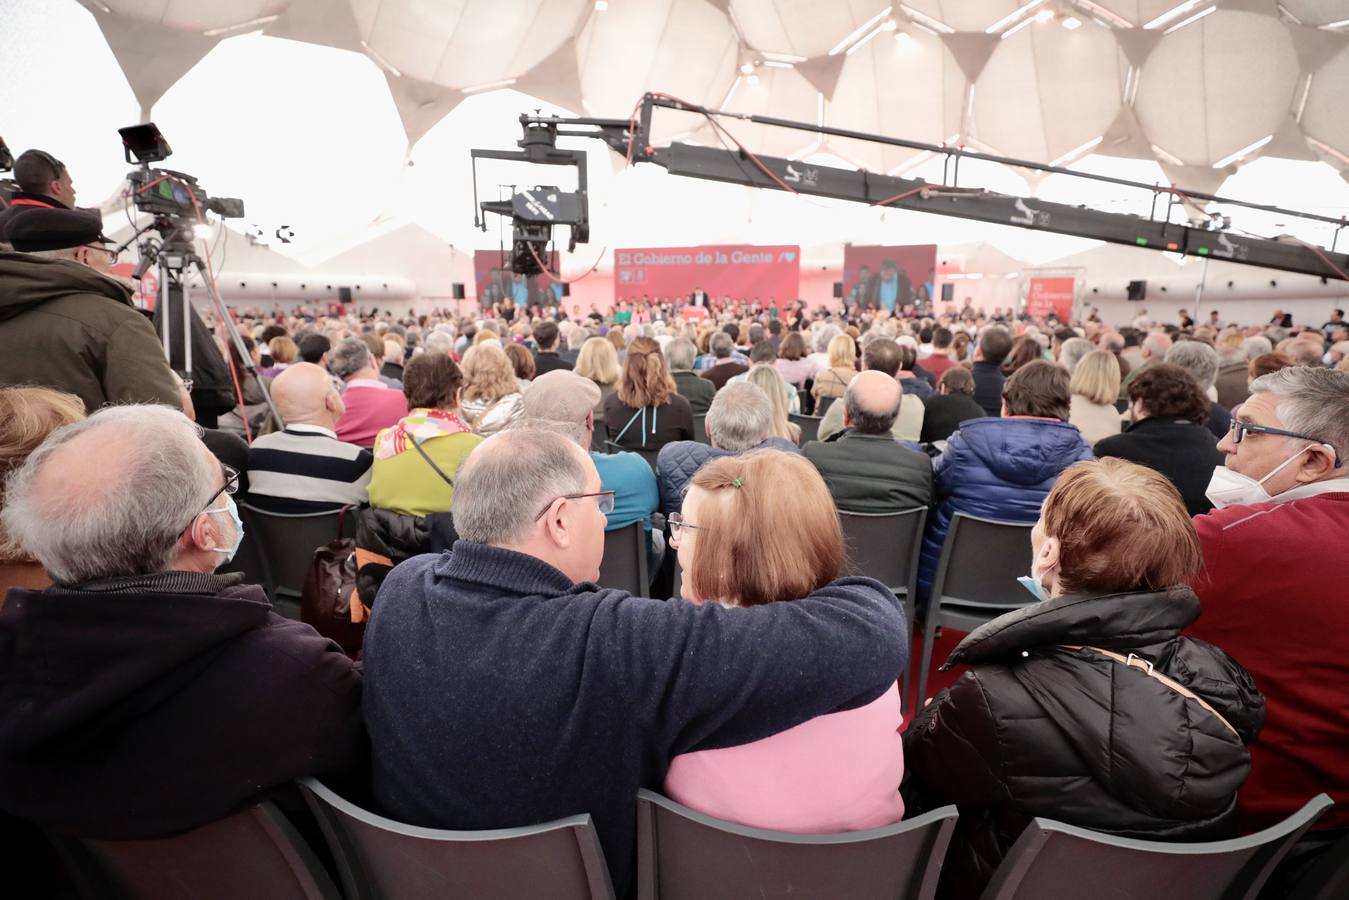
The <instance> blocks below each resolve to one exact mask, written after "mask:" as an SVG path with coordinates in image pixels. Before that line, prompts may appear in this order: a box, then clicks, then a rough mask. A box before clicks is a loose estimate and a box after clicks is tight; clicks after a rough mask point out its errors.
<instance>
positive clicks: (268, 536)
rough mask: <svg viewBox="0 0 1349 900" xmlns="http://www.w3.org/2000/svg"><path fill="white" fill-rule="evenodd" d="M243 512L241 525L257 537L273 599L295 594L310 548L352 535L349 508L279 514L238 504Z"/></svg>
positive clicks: (301, 586)
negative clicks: (281, 595)
mask: <svg viewBox="0 0 1349 900" xmlns="http://www.w3.org/2000/svg"><path fill="white" fill-rule="evenodd" d="M239 508H240V510H242V515H247V517H248V518H247V519H245V521H244V528H245V529H251V530H253V531H254V532H255V533H256V536H257V547H258V548H259V549H260V550H261V553H262V556H263V558H264V559H265V560H266V568H267V572H268V575H269V579H270V581H271V584H270V585H269V587H270V588H271V591H270V593H271V594H272V595H273V598H275V596H276V595H277V594H283V595H286V596H288V597H299V596H300V594H301V592H302V591H303V590H304V576H305V573H306V572H308V571H309V566H310V564H311V563H312V562H313V561H314V551H315V550H317V549H318V548H319V547H322V546H323V545H324V544H327V543H328V542H329V541H333V540H336V539H337V538H338V537H354V536H355V534H356V515H355V512H354V510H353V509H350V508H349V509H346V510H337V511H335V512H323V513H298V514H283V513H272V512H267V511H266V510H263V509H258V508H257V507H256V506H250V505H248V504H246V503H241V504H239Z"/></svg>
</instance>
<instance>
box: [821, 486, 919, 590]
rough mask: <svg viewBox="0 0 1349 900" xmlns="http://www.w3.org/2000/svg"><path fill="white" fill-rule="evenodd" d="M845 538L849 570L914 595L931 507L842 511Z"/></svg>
mask: <svg viewBox="0 0 1349 900" xmlns="http://www.w3.org/2000/svg"><path fill="white" fill-rule="evenodd" d="M838 518H839V522H840V523H841V524H842V525H843V540H844V541H845V542H846V543H847V545H848V572H849V574H853V575H867V576H870V577H871V578H874V579H876V580H877V581H879V582H880V583H881V584H883V585H885V586H886V587H888V588H889V589H890V590H892V591H894V592H895V593H896V594H902V595H911V594H912V592H913V590H914V588H913V584H914V581H915V580H916V579H917V578H918V560H919V557H920V556H921V554H922V550H923V524H924V523H925V522H926V521H927V507H925V506H919V507H915V508H914V509H906V510H903V511H901V512H893V513H857V512H844V511H843V510H839V514H838Z"/></svg>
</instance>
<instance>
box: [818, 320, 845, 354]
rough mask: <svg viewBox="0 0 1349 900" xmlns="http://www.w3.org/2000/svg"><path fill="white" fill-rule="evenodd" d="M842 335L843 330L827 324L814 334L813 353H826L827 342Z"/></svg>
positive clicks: (827, 349)
mask: <svg viewBox="0 0 1349 900" xmlns="http://www.w3.org/2000/svg"><path fill="white" fill-rule="evenodd" d="M842 333H843V329H842V328H839V327H838V326H837V325H834V324H829V325H825V326H824V327H822V328H821V329H820V330H819V331H817V332H815V352H816V353H828V352H829V342H830V341H832V340H833V339H834V338H836V337H838V336H839V335H840V334H842Z"/></svg>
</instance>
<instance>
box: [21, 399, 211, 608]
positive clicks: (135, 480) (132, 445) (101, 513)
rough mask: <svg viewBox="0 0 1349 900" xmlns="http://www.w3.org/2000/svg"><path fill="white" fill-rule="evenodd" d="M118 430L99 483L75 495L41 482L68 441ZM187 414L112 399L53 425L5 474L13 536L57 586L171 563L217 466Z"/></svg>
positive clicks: (92, 448) (207, 497)
mask: <svg viewBox="0 0 1349 900" xmlns="http://www.w3.org/2000/svg"><path fill="white" fill-rule="evenodd" d="M91 431H105V432H112V431H119V432H121V433H123V434H129V435H131V436H132V437H134V440H124V441H121V442H120V445H119V451H120V452H119V453H118V454H117V456H116V457H115V458H113V459H111V460H108V459H106V458H104V457H99V458H98V459H97V460H95V459H94V458H93V457H94V455H95V454H97V453H98V452H99V449H98V448H99V447H101V446H103V445H104V444H105V443H106V439H105V440H102V441H93V442H92V443H91V444H90V445H89V448H88V450H89V453H90V458H89V459H88V460H83V461H81V462H84V463H86V464H88V465H98V466H100V467H101V468H103V469H104V470H105V477H103V478H102V479H101V481H100V487H99V489H98V490H96V491H91V492H88V493H87V494H85V495H84V496H81V497H78V498H72V497H71V496H70V494H69V493H68V492H67V491H66V490H65V487H64V485H55V484H51V483H50V482H49V481H48V483H45V484H44V483H40V479H41V477H42V469H43V467H44V466H45V465H46V464H47V463H49V462H50V461H51V459H52V457H53V456H54V455H56V454H57V453H58V452H59V451H60V450H61V449H62V448H64V447H65V446H66V445H67V444H69V443H70V442H71V441H72V440H74V439H75V438H77V437H79V436H80V435H83V434H85V433H86V432H91ZM199 434H200V430H199V429H198V428H197V426H196V425H194V424H193V423H192V421H191V420H190V419H188V418H187V416H185V415H183V414H182V413H181V412H179V411H178V410H176V409H170V408H169V407H167V406H151V405H144V406H132V405H126V406H109V407H106V408H104V409H101V410H99V411H98V412H96V413H94V414H93V415H91V416H90V417H89V418H87V419H83V420H81V421H79V422H75V423H74V424H71V425H67V426H65V427H64V428H60V429H57V430H56V431H54V432H52V434H50V435H49V436H48V437H47V439H46V440H45V441H43V443H42V445H41V446H40V447H38V449H37V450H35V451H34V452H33V454H32V455H31V456H29V457H28V459H27V461H26V462H24V464H23V465H22V466H21V467H20V468H19V469H18V470H16V471H15V472H14V473H13V474H12V475H11V476H10V478H9V481H8V482H7V484H6V488H5V506H4V509H3V510H2V511H0V521H3V524H4V530H5V531H6V532H7V533H8V534H9V536H10V539H11V540H12V541H13V542H14V543H16V544H18V545H19V546H20V547H22V548H23V549H24V550H25V551H27V552H28V553H29V554H30V555H31V556H33V557H34V558H35V559H37V560H38V562H40V563H42V566H43V568H45V569H46V570H47V571H48V572H50V573H51V576H52V579H53V580H54V581H56V582H57V583H58V584H81V583H83V582H86V581H92V580H95V579H99V578H113V577H125V576H132V575H150V574H153V573H156V572H162V571H164V570H165V569H166V568H167V567H168V565H169V563H170V562H172V560H173V557H174V554H175V552H176V549H177V545H178V539H179V538H180V537H181V536H182V533H183V529H185V528H187V526H188V525H190V524H191V523H192V521H193V519H195V518H196V517H197V516H198V515H200V513H201V512H202V511H203V509H204V508H205V507H206V505H207V504H208V503H210V502H211V498H212V493H213V492H214V491H219V488H218V487H217V470H216V469H215V463H214V462H213V460H211V458H210V457H209V455H208V453H207V451H206V449H205V445H203V444H202V442H201V438H200V437H199Z"/></svg>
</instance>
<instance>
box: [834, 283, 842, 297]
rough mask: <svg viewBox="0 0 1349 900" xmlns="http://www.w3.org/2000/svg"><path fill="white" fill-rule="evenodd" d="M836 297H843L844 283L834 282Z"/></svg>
mask: <svg viewBox="0 0 1349 900" xmlns="http://www.w3.org/2000/svg"><path fill="white" fill-rule="evenodd" d="M834 296H835V297H842V296H843V282H841V281H835V282H834Z"/></svg>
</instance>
